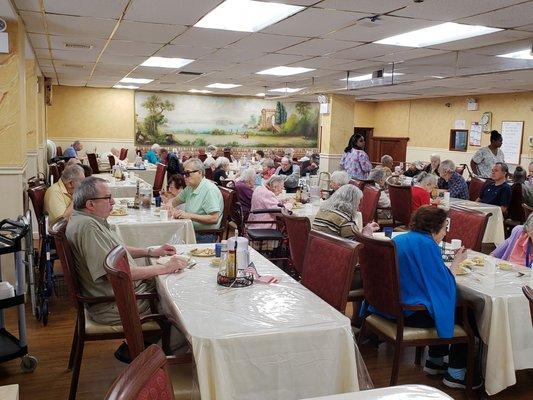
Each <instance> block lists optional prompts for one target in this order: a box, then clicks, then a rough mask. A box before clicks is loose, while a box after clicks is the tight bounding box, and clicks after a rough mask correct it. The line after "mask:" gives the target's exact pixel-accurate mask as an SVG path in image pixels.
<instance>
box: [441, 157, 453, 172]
mask: <svg viewBox="0 0 533 400" xmlns="http://www.w3.org/2000/svg"><path fill="white" fill-rule="evenodd" d="M448 171H449V172H452V173H453V172H455V164H454V163H453V161H452V160H444V161H443V162H441V163H440V165H439V174H441V175H442V174H443V173H445V172H448Z"/></svg>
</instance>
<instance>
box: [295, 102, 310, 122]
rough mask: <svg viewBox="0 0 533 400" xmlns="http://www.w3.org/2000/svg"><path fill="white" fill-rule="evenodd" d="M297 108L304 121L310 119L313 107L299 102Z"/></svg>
mask: <svg viewBox="0 0 533 400" xmlns="http://www.w3.org/2000/svg"><path fill="white" fill-rule="evenodd" d="M295 108H296V112H297V113H298V114H300V116H301V117H302V119H306V120H307V119H309V112H310V110H311V105H310V104H309V103H304V102H301V101H299V102H298V103H296V106H295Z"/></svg>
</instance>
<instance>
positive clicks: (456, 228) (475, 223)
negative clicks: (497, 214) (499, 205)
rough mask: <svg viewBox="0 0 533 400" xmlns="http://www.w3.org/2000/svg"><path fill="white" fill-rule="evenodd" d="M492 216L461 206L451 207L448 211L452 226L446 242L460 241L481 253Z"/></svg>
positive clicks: (468, 247)
mask: <svg viewBox="0 0 533 400" xmlns="http://www.w3.org/2000/svg"><path fill="white" fill-rule="evenodd" d="M491 216H492V213H483V212H480V211H475V210H471V209H468V208H461V207H459V206H452V207H450V210H449V211H448V218H449V219H450V224H449V226H448V231H447V232H446V236H445V237H444V241H446V242H448V243H449V242H451V241H452V239H460V240H461V242H462V245H463V246H464V247H465V248H467V249H472V250H474V251H481V250H482V245H483V236H484V235H485V229H486V227H487V223H488V222H489V218H490V217H491Z"/></svg>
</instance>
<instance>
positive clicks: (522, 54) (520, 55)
mask: <svg viewBox="0 0 533 400" xmlns="http://www.w3.org/2000/svg"><path fill="white" fill-rule="evenodd" d="M496 57H504V58H514V59H517V60H533V54H531V50H530V49H526V50H520V51H514V52H512V53H507V54H500V55H498V56H496Z"/></svg>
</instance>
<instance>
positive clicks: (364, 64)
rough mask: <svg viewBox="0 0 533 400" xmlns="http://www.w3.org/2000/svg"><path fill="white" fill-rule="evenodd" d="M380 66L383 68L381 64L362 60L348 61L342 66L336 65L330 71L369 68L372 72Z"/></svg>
mask: <svg viewBox="0 0 533 400" xmlns="http://www.w3.org/2000/svg"><path fill="white" fill-rule="evenodd" d="M382 66H384V63H383V62H380V61H371V60H364V61H349V62H347V63H344V64H337V65H335V66H334V67H332V68H330V69H334V70H338V71H356V70H358V69H363V68H371V69H372V70H374V69H378V68H380V67H382Z"/></svg>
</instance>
